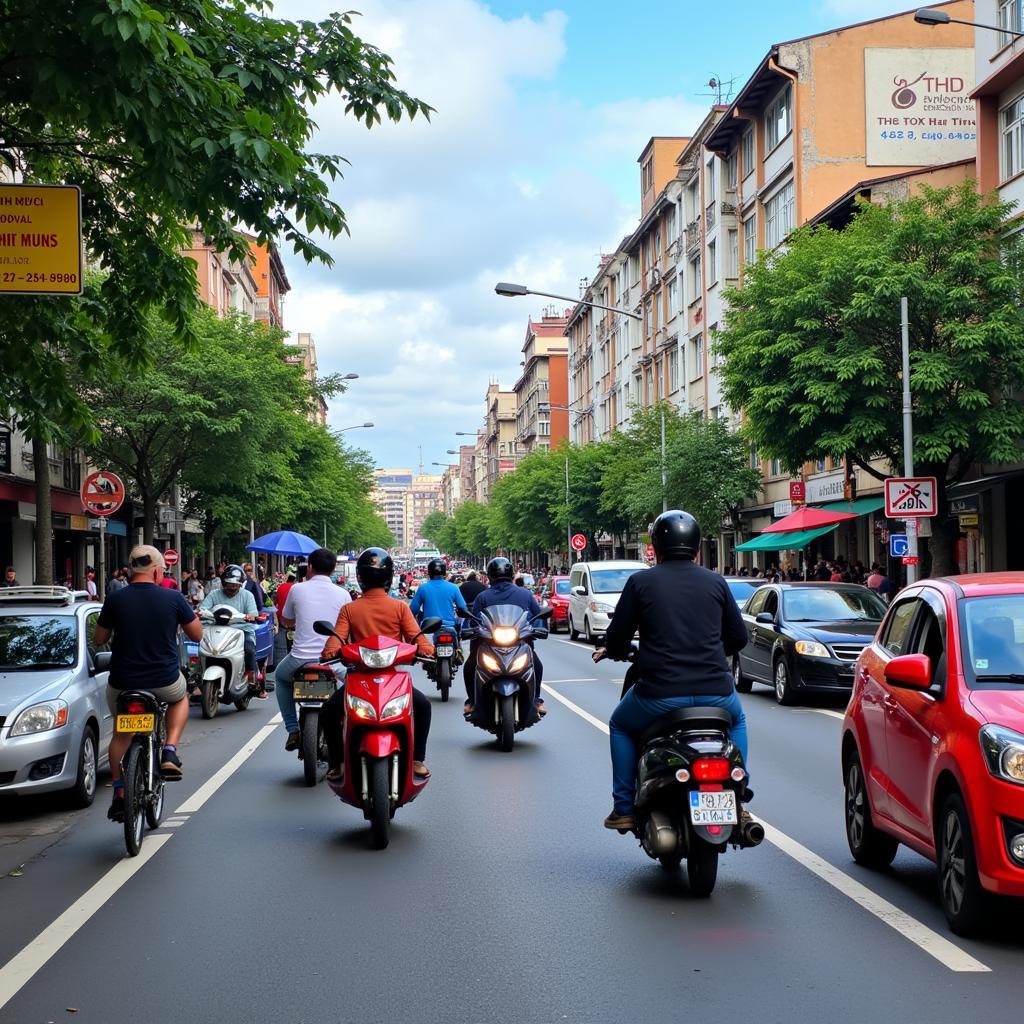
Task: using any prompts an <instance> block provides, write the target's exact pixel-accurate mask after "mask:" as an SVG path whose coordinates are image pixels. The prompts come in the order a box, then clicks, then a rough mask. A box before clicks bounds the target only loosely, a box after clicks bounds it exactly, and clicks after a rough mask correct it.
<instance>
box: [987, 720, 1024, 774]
mask: <svg viewBox="0 0 1024 1024" xmlns="http://www.w3.org/2000/svg"><path fill="white" fill-rule="evenodd" d="M980 739H981V749H982V752H983V753H984V754H985V760H986V761H987V762H988V770H989V771H990V772H991V773H992V774H993V775H995V776H996V777H997V778H1000V779H1005V780H1006V781H1007V782H1015V783H1017V785H1018V786H1024V736H1021V734H1020V733H1019V732H1014V731H1013V730H1012V729H1006V728H1004V727H1003V726H1001V725H986V726H985V727H984V728H983V729H982V730H981V733H980Z"/></svg>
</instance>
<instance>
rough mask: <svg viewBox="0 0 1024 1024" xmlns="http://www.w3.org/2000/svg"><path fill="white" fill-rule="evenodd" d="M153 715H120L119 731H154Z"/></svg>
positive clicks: (117, 727)
mask: <svg viewBox="0 0 1024 1024" xmlns="http://www.w3.org/2000/svg"><path fill="white" fill-rule="evenodd" d="M154 717H155V716H153V715H118V716H117V724H116V726H115V730H116V731H117V732H152V731H153V724H154V723H153V719H154Z"/></svg>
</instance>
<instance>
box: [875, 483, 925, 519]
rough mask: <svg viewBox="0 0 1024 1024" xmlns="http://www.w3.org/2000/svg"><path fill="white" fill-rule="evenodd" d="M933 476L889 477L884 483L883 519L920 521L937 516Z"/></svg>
mask: <svg viewBox="0 0 1024 1024" xmlns="http://www.w3.org/2000/svg"><path fill="white" fill-rule="evenodd" d="M937 490H938V485H937V481H936V479H935V477H933V476H890V477H887V478H886V481H885V517H886V518H887V519H922V518H925V517H927V516H934V515H937V514H938V507H937V505H936V503H935V495H936V492H937Z"/></svg>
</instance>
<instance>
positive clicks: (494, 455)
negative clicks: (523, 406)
mask: <svg viewBox="0 0 1024 1024" xmlns="http://www.w3.org/2000/svg"><path fill="white" fill-rule="evenodd" d="M481 441H482V445H481V444H480V442H481ZM477 459H478V461H479V462H480V463H481V466H480V468H478V471H477V500H478V501H481V502H483V503H484V504H486V503H487V502H488V501H490V500H491V489H492V488H493V487H494V484H495V482H496V481H497V479H498V477H499V476H503V475H504V474H505V473H511V472H512V471H513V470H514V469H515V468H516V463H517V462H518V460H519V448H518V445H517V443H516V393H515V392H514V391H506V390H503V389H502V387H501V385H499V384H497V383H494V382H492V383H491V384H489V385H488V386H487V398H486V400H485V407H484V427H483V434H482V437H480V438H478V444H477Z"/></svg>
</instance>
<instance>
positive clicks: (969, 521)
mask: <svg viewBox="0 0 1024 1024" xmlns="http://www.w3.org/2000/svg"><path fill="white" fill-rule="evenodd" d="M977 526H978V513H977V512H968V513H963V512H962V513H961V514H960V529H961V530H967V529H971V530H973V529H977Z"/></svg>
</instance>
